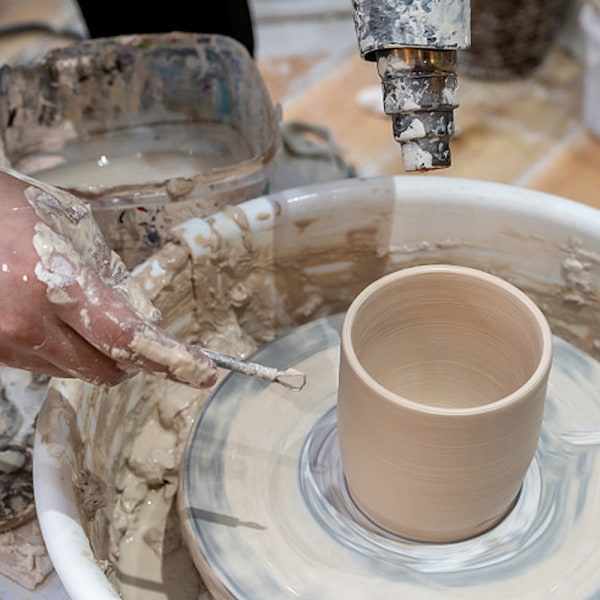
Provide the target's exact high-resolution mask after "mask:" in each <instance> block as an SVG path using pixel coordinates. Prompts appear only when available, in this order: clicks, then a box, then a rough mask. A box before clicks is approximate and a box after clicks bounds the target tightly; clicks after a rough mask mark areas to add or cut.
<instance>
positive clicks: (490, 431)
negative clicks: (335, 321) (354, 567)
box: [337, 265, 552, 543]
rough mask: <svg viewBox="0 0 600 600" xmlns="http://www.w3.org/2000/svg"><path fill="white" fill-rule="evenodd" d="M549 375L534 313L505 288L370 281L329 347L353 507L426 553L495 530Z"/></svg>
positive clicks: (543, 325)
mask: <svg viewBox="0 0 600 600" xmlns="http://www.w3.org/2000/svg"><path fill="white" fill-rule="evenodd" d="M551 363H552V332H551V329H550V325H549V324H548V321H547V320H546V318H545V316H544V314H543V313H542V311H541V310H540V309H539V307H538V306H537V305H536V304H535V303H534V302H533V301H532V300H531V298H529V296H527V295H526V294H525V293H524V292H522V291H521V290H519V289H518V288H517V287H515V286H514V285H512V284H510V283H508V282H507V281H505V280H503V279H502V278H499V277H497V276H495V275H491V274H489V273H486V272H483V271H480V270H478V269H473V268H468V267H461V266H452V265H426V266H419V267H409V268H405V269H402V270H400V271H397V272H394V273H391V274H389V275H386V276H384V277H382V278H381V279H379V280H377V281H375V282H373V283H371V284H370V285H369V286H368V287H366V288H365V289H364V290H363V291H362V292H361V293H360V294H359V295H358V296H357V297H356V298H355V300H354V301H353V302H352V304H351V306H350V308H349V310H348V312H347V313H346V316H345V319H344V323H343V326H342V334H341V344H340V367H339V387H338V404H337V425H338V436H339V444H340V451H341V459H342V466H343V471H344V475H345V479H346V484H347V486H348V491H349V493H350V496H351V497H352V499H353V500H354V502H355V504H356V505H357V506H358V507H359V509H360V510H361V511H362V512H363V513H364V514H365V515H366V516H367V517H369V518H370V520H372V521H373V522H375V523H376V524H377V525H379V526H380V527H383V528H384V529H386V530H388V531H389V532H392V533H395V534H397V535H400V536H402V537H406V538H410V539H414V540H419V541H425V542H435V543H449V542H455V541H460V540H464V539H467V538H470V537H473V536H476V535H479V534H481V533H484V532H485V531H488V530H489V529H491V528H492V527H494V526H495V525H497V524H498V523H499V522H500V521H501V520H502V519H503V518H504V517H505V516H506V515H507V514H508V513H509V512H510V510H511V509H512V507H513V506H514V504H515V502H516V500H517V499H518V495H519V492H520V489H521V487H522V485H523V481H524V478H525V474H526V472H527V470H528V468H529V466H530V464H531V461H532V460H533V457H534V455H535V451H536V447H537V444H538V441H539V436H540V432H541V426H542V418H543V412H544V404H545V394H546V388H547V382H548V375H549V372H550V368H551Z"/></svg>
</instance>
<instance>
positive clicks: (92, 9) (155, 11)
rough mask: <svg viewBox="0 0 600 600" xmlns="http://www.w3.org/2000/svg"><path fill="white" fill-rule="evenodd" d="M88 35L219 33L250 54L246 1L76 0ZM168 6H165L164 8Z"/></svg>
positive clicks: (251, 35) (251, 38) (251, 44)
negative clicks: (132, 0)
mask: <svg viewBox="0 0 600 600" xmlns="http://www.w3.org/2000/svg"><path fill="white" fill-rule="evenodd" d="M78 4H79V8H80V10H81V14H82V16H83V19H84V20H85V23H86V25H87V28H88V31H89V33H90V37H92V38H98V37H111V36H115V35H122V34H128V33H167V32H170V31H188V32H192V33H219V34H222V35H228V36H229V37H232V38H234V39H236V40H237V41H239V42H241V43H242V44H244V46H246V48H247V50H248V52H249V53H250V55H252V56H253V55H254V33H253V26H252V15H251V13H250V8H249V6H248V2H247V0H199V1H198V2H190V1H189V0H187V1H186V0H169V1H168V3H167V4H166V5H165V4H164V3H162V2H129V3H127V9H128V10H126V11H124V10H123V6H124V4H123V0H102V1H101V2H99V1H98V0H78ZM167 6H168V9H167V8H166V7H167Z"/></svg>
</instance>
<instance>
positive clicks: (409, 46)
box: [353, 0, 471, 171]
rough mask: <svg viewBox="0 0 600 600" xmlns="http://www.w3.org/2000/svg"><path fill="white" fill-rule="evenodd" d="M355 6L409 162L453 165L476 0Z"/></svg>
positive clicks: (372, 1)
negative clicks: (461, 74)
mask: <svg viewBox="0 0 600 600" xmlns="http://www.w3.org/2000/svg"><path fill="white" fill-rule="evenodd" d="M353 8H354V13H353V15H354V26H355V31H356V35H357V39H358V45H359V50H360V53H361V56H362V58H364V59H365V60H369V61H374V62H376V63H377V71H378V73H379V76H380V79H381V83H382V88H383V108H384V111H385V113H386V114H388V115H390V116H391V118H392V129H393V134H394V139H395V140H396V141H397V142H398V143H399V144H400V148H401V151H402V162H403V166H404V169H405V170H406V171H420V170H429V169H440V168H446V167H449V166H450V165H451V153H450V139H451V137H452V135H453V134H454V110H455V109H456V108H457V107H458V93H457V91H458V85H457V76H456V58H457V50H458V48H465V47H467V46H468V45H469V43H470V14H471V9H470V0H353Z"/></svg>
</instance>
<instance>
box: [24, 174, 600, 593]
mask: <svg viewBox="0 0 600 600" xmlns="http://www.w3.org/2000/svg"><path fill="white" fill-rule="evenodd" d="M244 222H245V225H244ZM174 234H175V236H176V237H177V238H178V241H177V249H178V251H179V252H181V253H184V254H188V255H190V256H192V257H193V259H194V260H195V261H196V262H195V266H194V267H193V268H192V267H191V266H190V264H191V263H190V261H186V260H181V261H180V266H179V267H178V269H179V270H178V273H177V274H176V275H175V276H173V277H171V278H169V279H168V280H166V279H165V277H164V273H163V272H162V271H161V270H160V268H159V263H160V261H159V260H157V257H158V256H159V255H160V254H161V252H162V251H161V252H159V253H158V255H157V256H155V257H153V258H151V259H149V260H148V261H146V262H145V263H144V264H143V265H141V267H140V268H138V269H136V273H137V274H139V276H140V277H142V278H143V277H144V274H148V273H151V274H152V273H153V274H154V275H153V276H151V277H150V278H148V279H147V280H146V286H147V289H148V293H149V295H150V296H151V297H152V298H153V300H154V302H155V303H156V305H157V306H158V307H159V308H161V310H163V315H164V318H165V324H166V325H167V326H168V327H169V328H170V329H171V330H172V331H173V332H174V333H176V334H177V335H181V336H189V334H190V332H191V331H192V330H194V327H195V325H194V324H195V323H196V317H195V315H196V314H198V315H202V314H203V311H206V310H210V309H209V308H208V307H209V305H210V303H211V301H212V300H213V299H212V297H209V296H210V294H205V293H204V291H203V290H205V288H207V287H208V282H211V283H212V284H214V283H215V281H218V282H219V289H220V290H221V291H223V290H225V293H224V294H223V295H222V296H221V297H220V298H219V299H218V303H217V304H216V305H213V306H217V309H216V310H218V311H219V314H220V315H232V314H235V315H237V317H239V322H240V323H241V324H242V328H243V330H244V333H245V334H247V336H248V339H253V340H254V341H255V345H256V347H259V346H261V345H263V344H264V343H265V342H267V341H269V340H271V339H274V338H276V337H278V336H279V335H280V334H281V333H283V332H285V331H286V330H289V329H291V328H294V327H296V326H298V325H300V324H302V323H305V322H308V321H312V320H315V319H317V318H319V317H323V316H326V315H329V314H334V313H339V312H340V311H343V310H344V309H345V308H346V307H347V306H348V304H349V302H350V301H351V300H352V298H353V297H354V296H355V295H356V294H357V293H358V292H359V291H360V290H361V289H362V288H363V287H365V286H366V285H367V284H368V283H369V282H370V281H372V280H374V279H376V278H378V277H380V276H381V275H383V274H385V273H386V272H390V271H393V270H397V269H400V268H403V267H405V266H409V265H412V264H421V263H431V262H448V263H455V264H464V265H468V266H472V267H476V268H481V269H484V270H488V271H490V272H493V273H495V274H496V275H499V276H501V277H504V278H505V279H507V280H509V281H511V282H512V283H514V284H516V285H518V286H519V287H521V288H522V289H524V291H526V292H527V293H529V294H530V295H531V296H532V298H533V299H534V300H535V301H537V302H538V304H539V306H540V307H541V308H542V309H543V310H544V311H545V313H546V314H547V316H548V318H549V320H550V323H551V325H552V327H553V331H554V333H555V334H558V335H560V337H561V338H563V339H564V340H566V341H568V342H570V343H571V344H574V345H575V346H577V347H578V348H580V349H581V350H583V351H584V352H585V353H587V354H589V355H590V356H593V357H595V358H596V359H598V358H599V357H600V304H599V303H600V292H599V290H600V211H597V210H595V209H592V208H589V207H587V206H584V205H581V204H577V203H575V202H572V201H569V200H566V199H563V198H559V197H555V196H551V195H548V194H543V193H539V192H535V191H531V190H526V189H522V188H518V187H512V186H507V185H500V184H495V183H488V182H481V181H475V180H463V179H454V178H448V177H437V176H426V175H415V176H398V177H376V178H366V179H350V180H342V181H337V182H329V183H325V184H316V185H312V186H308V187H304V188H298V189H293V190H287V191H285V192H280V193H277V194H273V195H270V196H265V197H261V198H257V199H254V200H250V201H247V202H245V203H243V204H240V205H238V206H237V207H235V208H234V209H227V210H226V211H224V212H222V213H218V214H216V215H214V216H213V217H210V218H206V219H192V220H190V221H186V222H185V223H183V224H182V225H181V226H178V227H176V228H175V230H174ZM216 241H218V242H219V248H220V250H221V252H220V253H218V251H217V250H216V249H215V243H216ZM173 247H174V246H173ZM171 250H173V248H171ZM223 250H225V252H223ZM257 256H260V260H261V265H262V270H261V273H262V275H261V277H262V279H261V280H260V281H261V283H260V286H259V287H257V288H252V289H253V292H254V293H253V294H252V295H251V296H250V299H249V300H248V303H247V304H246V306H245V307H244V308H242V309H240V307H239V306H237V308H235V310H234V307H233V303H230V299H231V297H230V295H228V293H227V290H228V289H229V291H231V290H230V288H228V286H232V285H233V279H232V278H231V277H230V274H231V273H232V272H235V279H236V281H237V282H239V281H243V282H245V284H247V285H248V286H250V287H252V285H254V283H252V282H256V273H255V272H253V271H252V269H251V267H250V266H249V264H250V262H251V261H248V260H246V259H247V258H248V257H255V258H256V257H257ZM223 265H226V266H227V269H225V270H223ZM265 273H266V274H267V275H265ZM193 281H196V282H199V283H197V284H196V285H197V287H195V288H194V283H193ZM214 289H215V288H214V286H213V288H212V291H213V292H214ZM174 294H175V295H176V296H177V298H178V299H179V301H178V302H177V303H175V304H177V306H176V307H175V308H174V309H173V310H171V309H169V308H168V302H167V301H166V300H167V299H169V298H172V296H173V295H174ZM259 304H260V305H261V306H262V308H263V312H262V313H261V314H262V320H260V321H258V322H257V319H254V318H250V319H245V318H244V315H246V316H250V317H252V315H253V311H254V310H255V309H256V306H258V305H259ZM265 306H266V307H267V309H266V311H265V310H264V308H265ZM205 314H206V313H205ZM146 381H147V379H146V378H145V376H141V377H137V378H135V379H134V380H132V381H130V382H126V383H125V384H122V386H123V385H124V386H127V387H126V388H122V389H115V388H113V389H112V390H99V389H97V388H94V387H93V386H90V385H87V384H83V383H81V382H78V381H69V380H53V382H52V383H51V385H50V388H49V394H48V398H47V400H46V403H45V405H44V408H43V410H42V412H41V414H40V417H39V420H38V430H37V434H36V440H35V451H34V485H35V494H36V507H37V512H38V518H39V521H40V525H41V528H42V532H43V535H44V538H45V541H46V544H47V548H48V552H49V553H50V557H51V559H52V561H53V563H54V566H55V569H56V572H57V574H58V576H59V577H60V579H61V581H62V583H63V585H64V587H65V589H66V590H67V592H68V594H69V595H70V597H71V598H72V600H109V599H114V598H118V597H120V596H119V592H118V591H117V589H116V587H114V586H113V584H112V583H111V582H110V581H109V579H108V578H107V577H106V576H105V575H104V572H103V571H102V570H101V568H100V567H99V564H100V563H101V562H102V560H104V559H106V557H107V556H106V540H103V539H102V536H103V535H104V536H105V533H104V531H103V530H102V523H104V524H105V525H106V522H107V519H109V518H110V511H108V512H107V513H106V514H105V515H104V517H103V518H104V520H102V518H98V514H96V518H95V519H94V521H93V522H87V521H86V522H85V523H84V522H82V520H81V515H82V514H83V513H82V511H81V510H80V507H79V506H78V505H77V502H76V494H75V491H74V486H73V482H74V481H80V480H81V476H80V471H79V469H80V468H81V466H82V467H83V468H84V469H86V470H87V471H88V472H89V473H91V474H92V475H93V476H95V477H97V478H99V479H100V480H104V481H106V482H107V490H106V497H107V498H108V499H109V501H110V499H112V497H113V495H114V490H113V489H112V486H113V485H114V481H111V475H112V473H113V472H114V471H115V469H116V465H117V464H119V462H120V461H121V460H123V455H125V454H126V453H127V451H128V448H129V445H128V443H127V436H126V435H125V434H124V428H125V427H132V424H131V423H132V422H133V421H135V420H136V419H138V420H143V419H144V418H145V415H147V412H144V410H146V409H144V410H140V407H141V406H144V407H145V406H146V405H147V404H152V400H150V401H149V400H148V398H147V397H146V398H145V400H143V401H142V397H143V394H142V391H143V389H144V386H145V385H146ZM177 389H180V388H177ZM118 393H119V394H121V395H122V398H121V401H120V402H115V401H114V398H115V397H116V394H118ZM182 393H183V391H182ZM134 409H137V410H134ZM125 415H127V418H125ZM76 465H80V466H76ZM97 512H98V513H101V512H102V511H101V510H99V511H97ZM92 547H93V548H95V549H96V554H95V553H94V552H93V551H92ZM98 548H99V549H100V550H98ZM100 552H101V553H103V555H102V556H99V555H98V554H99V553H100ZM205 575H206V580H207V581H208V580H210V577H211V574H210V573H207V574H205ZM217 587H218V586H217Z"/></svg>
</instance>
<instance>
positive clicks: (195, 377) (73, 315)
mask: <svg viewBox="0 0 600 600" xmlns="http://www.w3.org/2000/svg"><path fill="white" fill-rule="evenodd" d="M79 268H80V269H81V270H82V272H81V273H80V277H79V279H80V280H81V281H85V285H84V286H79V285H71V286H69V287H68V289H65V290H63V291H64V292H65V293H66V294H67V295H68V297H69V299H70V302H69V305H65V306H64V307H57V311H58V314H59V316H60V318H61V319H62V320H63V321H64V322H65V323H66V324H67V325H68V326H69V327H71V328H72V329H73V330H74V331H76V332H77V333H78V335H79V336H81V337H82V338H84V339H85V340H87V342H88V343H89V344H90V345H91V346H93V347H94V348H96V349H98V350H99V351H100V352H101V353H103V354H104V355H105V356H107V357H108V358H110V359H111V360H112V361H114V363H115V364H116V365H118V366H119V368H120V369H122V370H123V371H124V372H129V373H134V372H138V371H145V372H148V373H152V374H154V375H157V376H161V377H167V378H169V379H172V380H174V381H178V382H180V383H185V384H188V385H192V386H194V387H198V388H202V387H210V386H212V385H214V384H215V382H216V379H217V369H216V367H215V365H214V363H213V362H212V361H211V360H210V359H209V358H208V357H207V356H206V355H205V354H203V353H202V352H201V351H199V350H197V349H196V348H194V347H192V346H188V345H186V344H184V343H182V342H180V341H178V340H177V339H175V338H174V337H173V336H171V335H170V334H169V333H168V332H166V331H165V330H164V329H161V328H160V327H159V326H158V325H156V324H155V323H153V322H152V321H149V320H147V319H144V318H143V317H141V316H140V315H139V314H138V313H137V312H136V311H135V310H134V308H133V307H132V306H131V304H130V303H129V302H128V300H127V298H126V297H123V296H122V295H121V294H120V293H118V292H117V291H115V290H114V289H112V288H111V287H109V286H107V285H106V284H105V283H104V282H103V281H102V280H101V279H100V278H99V277H98V275H97V273H95V271H93V269H90V268H89V267H87V266H86V265H80V266H79ZM84 271H85V273H84Z"/></svg>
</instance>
